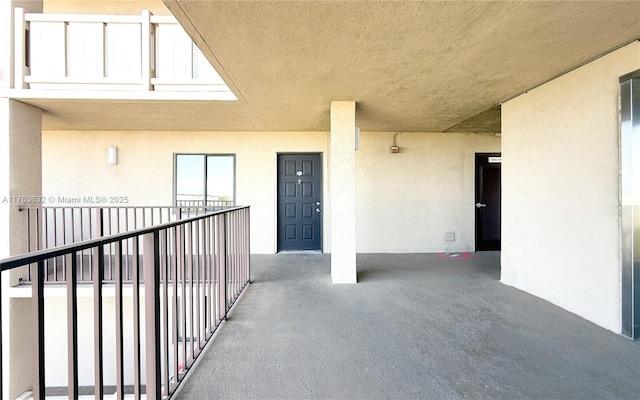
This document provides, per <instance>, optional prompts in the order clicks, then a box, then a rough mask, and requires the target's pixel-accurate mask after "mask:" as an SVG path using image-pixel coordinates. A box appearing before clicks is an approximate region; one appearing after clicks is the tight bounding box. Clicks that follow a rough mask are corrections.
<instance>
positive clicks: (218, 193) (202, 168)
mask: <svg viewBox="0 0 640 400" xmlns="http://www.w3.org/2000/svg"><path fill="white" fill-rule="evenodd" d="M174 170H175V184H174V188H175V193H174V196H175V202H176V205H177V206H190V207H203V206H204V207H218V206H232V205H235V182H236V177H235V174H236V172H235V155H233V154H176V156H175V163H174Z"/></svg>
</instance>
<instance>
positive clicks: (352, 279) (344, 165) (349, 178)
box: [330, 101, 357, 283]
mask: <svg viewBox="0 0 640 400" xmlns="http://www.w3.org/2000/svg"><path fill="white" fill-rule="evenodd" d="M355 127H356V102H355V101H333V102H331V147H330V151H331V155H330V162H331V166H330V169H331V174H330V176H331V181H330V185H331V186H330V187H331V280H332V281H333V283H356V282H357V274H356V170H355V169H356V154H355V148H354V146H355V140H354V134H355Z"/></svg>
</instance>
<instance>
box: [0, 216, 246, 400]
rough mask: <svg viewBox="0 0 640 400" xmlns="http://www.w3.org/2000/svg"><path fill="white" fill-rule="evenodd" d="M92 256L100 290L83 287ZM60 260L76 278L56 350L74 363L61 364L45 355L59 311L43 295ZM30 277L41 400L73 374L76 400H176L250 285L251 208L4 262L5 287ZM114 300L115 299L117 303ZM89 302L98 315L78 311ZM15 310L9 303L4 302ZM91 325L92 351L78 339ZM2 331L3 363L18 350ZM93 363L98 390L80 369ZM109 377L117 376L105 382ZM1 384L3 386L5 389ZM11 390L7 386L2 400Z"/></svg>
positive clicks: (70, 283) (71, 392)
mask: <svg viewBox="0 0 640 400" xmlns="http://www.w3.org/2000/svg"><path fill="white" fill-rule="evenodd" d="M107 253H110V254H111V255H112V261H113V274H114V275H113V281H112V282H107V280H106V278H105V273H104V271H105V270H106V265H105V264H106V260H107V258H106V257H105V255H106V254H107ZM84 255H88V256H89V257H90V260H91V263H92V265H93V271H94V277H93V278H94V279H93V282H92V285H81V284H80V282H79V280H78V279H77V277H78V276H79V275H80V274H79V269H80V268H81V264H82V262H81V260H82V258H83V257H84ZM52 260H59V261H58V262H60V263H61V265H62V267H63V268H64V270H65V271H67V278H68V279H66V281H65V282H64V285H63V286H62V288H63V289H64V290H65V296H64V297H63V298H64V305H63V306H62V308H63V310H64V309H66V313H65V312H64V311H63V312H61V313H60V314H59V315H55V318H54V319H55V320H60V319H62V320H63V321H64V320H65V319H66V336H67V343H59V342H54V347H56V348H58V347H64V346H65V345H66V347H67V351H66V353H67V357H66V359H65V358H64V357H60V358H57V359H53V360H52V359H51V358H52V357H49V356H48V354H50V351H56V350H58V349H54V348H49V347H47V346H45V338H47V336H48V335H50V334H51V333H50V332H49V331H48V329H49V328H50V325H49V324H50V321H51V319H50V318H51V314H50V313H51V312H52V311H51V309H50V308H49V307H52V308H55V304H53V303H52V299H51V296H50V295H47V296H45V294H46V293H47V291H48V290H50V289H53V288H52V287H49V286H45V285H44V283H45V281H46V276H47V274H48V272H47V270H46V266H47V264H48V263H50V262H52ZM126 260H128V262H130V263H131V264H132V268H131V270H130V274H131V275H130V277H129V278H130V281H131V283H130V284H126V283H125V265H126V262H127V261H126ZM25 267H31V269H32V271H33V272H32V274H31V280H32V282H31V314H32V315H31V321H32V329H30V330H29V331H28V332H22V334H24V335H32V343H33V345H32V352H33V361H32V363H33V365H32V373H33V398H34V399H44V397H45V394H46V393H48V391H49V392H50V389H51V388H49V387H48V386H47V384H46V382H47V381H48V380H49V374H50V373H53V372H56V373H58V372H60V369H61V368H62V370H63V371H64V368H65V367H66V370H67V378H66V381H65V382H67V385H66V387H65V388H64V391H65V392H66V393H65V394H66V395H68V397H69V398H77V395H78V393H79V392H80V390H81V389H82V390H84V391H86V390H87V388H91V389H92V392H93V395H94V396H95V398H103V397H104V396H105V395H106V394H107V393H105V388H106V387H110V388H111V387H113V388H115V389H114V391H115V394H116V395H117V398H123V397H124V394H125V393H127V394H133V396H134V398H135V399H140V398H142V397H145V396H146V398H147V399H164V398H170V397H171V396H172V395H173V393H174V392H175V390H176V388H177V387H178V385H179V384H180V382H181V381H182V380H183V379H184V377H185V374H186V373H187V371H188V370H189V369H190V368H191V367H192V366H193V363H194V361H195V359H196V358H197V357H198V355H199V354H200V352H201V351H202V349H203V348H204V346H205V343H206V342H207V341H208V340H209V339H210V338H211V337H212V335H213V333H214V331H215V330H216V328H217V327H218V326H219V325H220V323H221V322H222V321H223V320H224V319H225V318H226V315H227V312H228V311H229V310H230V308H231V306H232V305H233V303H234V302H235V301H236V300H237V299H238V297H239V296H240V294H241V293H242V291H243V290H244V288H245V287H246V285H247V284H248V283H249V279H250V266H249V208H248V207H234V208H230V209H227V210H221V211H215V212H212V213H208V214H205V215H201V216H196V217H192V218H188V219H183V220H178V221H173V222H166V223H163V224H160V225H155V226H153V227H147V228H142V229H137V230H134V231H129V232H123V233H118V234H114V235H111V236H106V237H101V238H97V239H89V240H84V241H82V242H79V243H74V244H69V245H63V246H58V247H54V248H51V249H46V250H40V251H35V252H32V253H27V254H24V255H20V256H16V257H11V258H8V259H4V260H0V271H1V273H0V285H2V280H4V279H9V276H8V275H9V273H10V272H11V271H12V270H15V269H18V268H25ZM87 288H90V290H91V295H90V296H85V295H83V296H82V297H83V298H82V299H80V297H81V296H80V294H79V291H80V290H85V289H87ZM55 289H56V290H60V289H61V288H60V287H56V288H55ZM105 290H109V291H113V292H114V295H113V299H111V298H110V297H109V298H108V297H107V296H106V295H105V294H104V292H105ZM87 297H88V298H89V300H90V301H91V307H90V308H92V312H91V313H89V314H87V313H86V311H87V310H86V308H87V306H86V304H85V303H83V304H84V306H83V307H80V306H79V300H82V301H86V300H87ZM12 300H14V299H13V298H12V297H11V296H3V297H2V301H12ZM45 307H46V309H47V313H46V314H45ZM107 308H108V309H109V312H107ZM1 310H5V307H4V306H2V307H0V312H2V311H1ZM65 314H66V315H65ZM45 315H47V316H49V317H48V318H49V320H48V321H47V322H45ZM79 315H82V316H81V317H79ZM87 315H90V318H89V317H88V316H87ZM22 318H23V317H22ZM87 318H89V319H90V320H92V321H93V328H92V332H93V338H92V339H93V341H92V343H91V340H90V339H88V338H86V337H82V336H81V335H80V333H79V325H80V324H81V323H84V324H86V323H87ZM0 320H2V315H0ZM57 322H60V321H57ZM62 323H63V324H64V322H62ZM107 325H108V326H114V327H115V329H114V330H110V329H107ZM3 331H4V329H1V330H0V343H2V346H0V359H2V354H1V353H2V352H3V351H5V350H7V349H9V347H10V346H12V344H11V343H9V342H5V339H7V340H8V339H9V338H8V337H7V336H5V335H4V332H3ZM53 334H55V332H53ZM14 335H15V332H12V337H13V336H14ZM114 336H115V337H114ZM107 340H108V341H109V343H112V342H115V345H114V348H115V351H106V347H105V346H106V344H105V343H106V341H107ZM87 346H89V348H87ZM14 351H15V350H14ZM87 355H92V356H93V357H92V363H91V364H92V365H90V366H89V367H92V369H93V379H92V380H91V381H90V382H86V381H82V379H81V377H80V376H79V375H83V376H84V372H85V371H84V369H87V366H86V365H85V366H84V367H83V368H82V369H81V368H80V366H79V365H80V364H79V358H81V357H82V358H83V359H84V357H86V356H87ZM83 365H84V364H83ZM107 369H108V370H109V371H111V373H110V374H106V373H105V372H106V371H107ZM54 370H55V371H54ZM113 370H115V374H113ZM12 372H13V371H12ZM5 373H9V371H7V370H1V369H0V375H2V374H5ZM81 373H82V374H81ZM107 375H108V376H109V378H108V379H107V378H105V377H106V376H107ZM112 375H113V377H112ZM0 378H1V379H0V385H2V382H4V381H5V379H4V376H0ZM110 379H112V380H113V381H110ZM57 389H58V390H59V389H60V388H57ZM2 390H3V388H2V387H1V386H0V393H3V392H2Z"/></svg>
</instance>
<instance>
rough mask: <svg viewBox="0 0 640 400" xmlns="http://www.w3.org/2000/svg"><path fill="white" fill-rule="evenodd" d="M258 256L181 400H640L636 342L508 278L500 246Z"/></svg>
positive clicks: (184, 387)
mask: <svg viewBox="0 0 640 400" xmlns="http://www.w3.org/2000/svg"><path fill="white" fill-rule="evenodd" d="M329 273H330V267H329V256H328V255H322V254H300V255H294V254H287V255H274V256H252V280H253V283H252V284H251V285H250V287H249V288H248V290H247V291H246V292H245V294H244V295H243V297H242V298H241V299H240V301H239V302H238V303H237V304H236V306H235V308H234V309H233V313H232V314H231V316H230V318H229V321H228V322H227V323H226V324H225V325H224V326H223V327H222V329H221V330H220V331H219V333H218V336H217V337H216V338H215V340H214V341H213V342H212V343H211V344H210V346H209V347H208V348H207V350H206V352H205V353H204V354H203V355H202V356H201V358H200V359H199V364H198V365H197V366H196V367H195V368H194V370H193V371H192V372H191V374H190V377H189V378H188V379H187V380H186V382H184V384H183V385H182V388H181V389H180V391H179V393H178V395H177V397H176V398H177V399H181V400H186V399H217V398H223V399H640V342H633V341H631V340H629V339H626V338H624V337H622V336H620V335H616V334H614V333H611V332H609V331H607V330H605V329H603V328H600V327H598V326H596V325H594V324H592V323H590V322H588V321H585V320H584V319H582V318H580V317H577V316H575V315H574V314H571V313H569V312H567V311H564V310H562V309H560V308H558V307H556V306H554V305H552V304H550V303H548V302H546V301H544V300H541V299H539V298H536V297H534V296H531V295H528V294H526V293H524V292H521V291H519V290H517V289H514V288H511V287H508V286H506V285H503V284H501V283H500V282H499V281H498V279H499V275H500V272H499V253H495V252H486V253H475V254H471V255H470V257H469V258H468V259H462V258H457V259H443V258H440V257H438V256H437V255H435V254H380V255H358V279H359V284H357V285H333V284H331V278H330V275H329Z"/></svg>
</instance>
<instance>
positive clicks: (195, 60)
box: [13, 8, 237, 100]
mask: <svg viewBox="0 0 640 400" xmlns="http://www.w3.org/2000/svg"><path fill="white" fill-rule="evenodd" d="M14 15H15V17H14V37H15V39H14V43H13V48H14V66H13V76H14V87H15V88H16V89H44V90H93V91H109V92H113V91H137V92H149V91H156V92H157V91H163V92H210V93H212V94H215V99H216V100H237V98H236V97H235V95H234V94H233V93H232V92H231V91H230V90H229V88H228V87H227V85H226V84H225V82H224V81H223V80H222V78H221V77H220V76H219V75H218V73H217V72H216V71H215V70H214V68H213V67H212V66H211V64H210V63H209V62H208V61H207V59H206V58H205V57H204V55H203V54H202V52H201V51H200V49H198V47H197V46H196V45H195V44H194V43H193V41H192V40H191V38H190V37H189V36H188V35H187V33H186V32H185V31H184V29H182V27H181V26H180V24H179V23H178V21H177V20H176V19H175V18H174V17H172V16H155V15H152V14H151V13H150V12H149V11H142V13H141V14H140V15H90V14H40V13H25V12H24V10H23V9H22V8H15V11H14Z"/></svg>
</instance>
